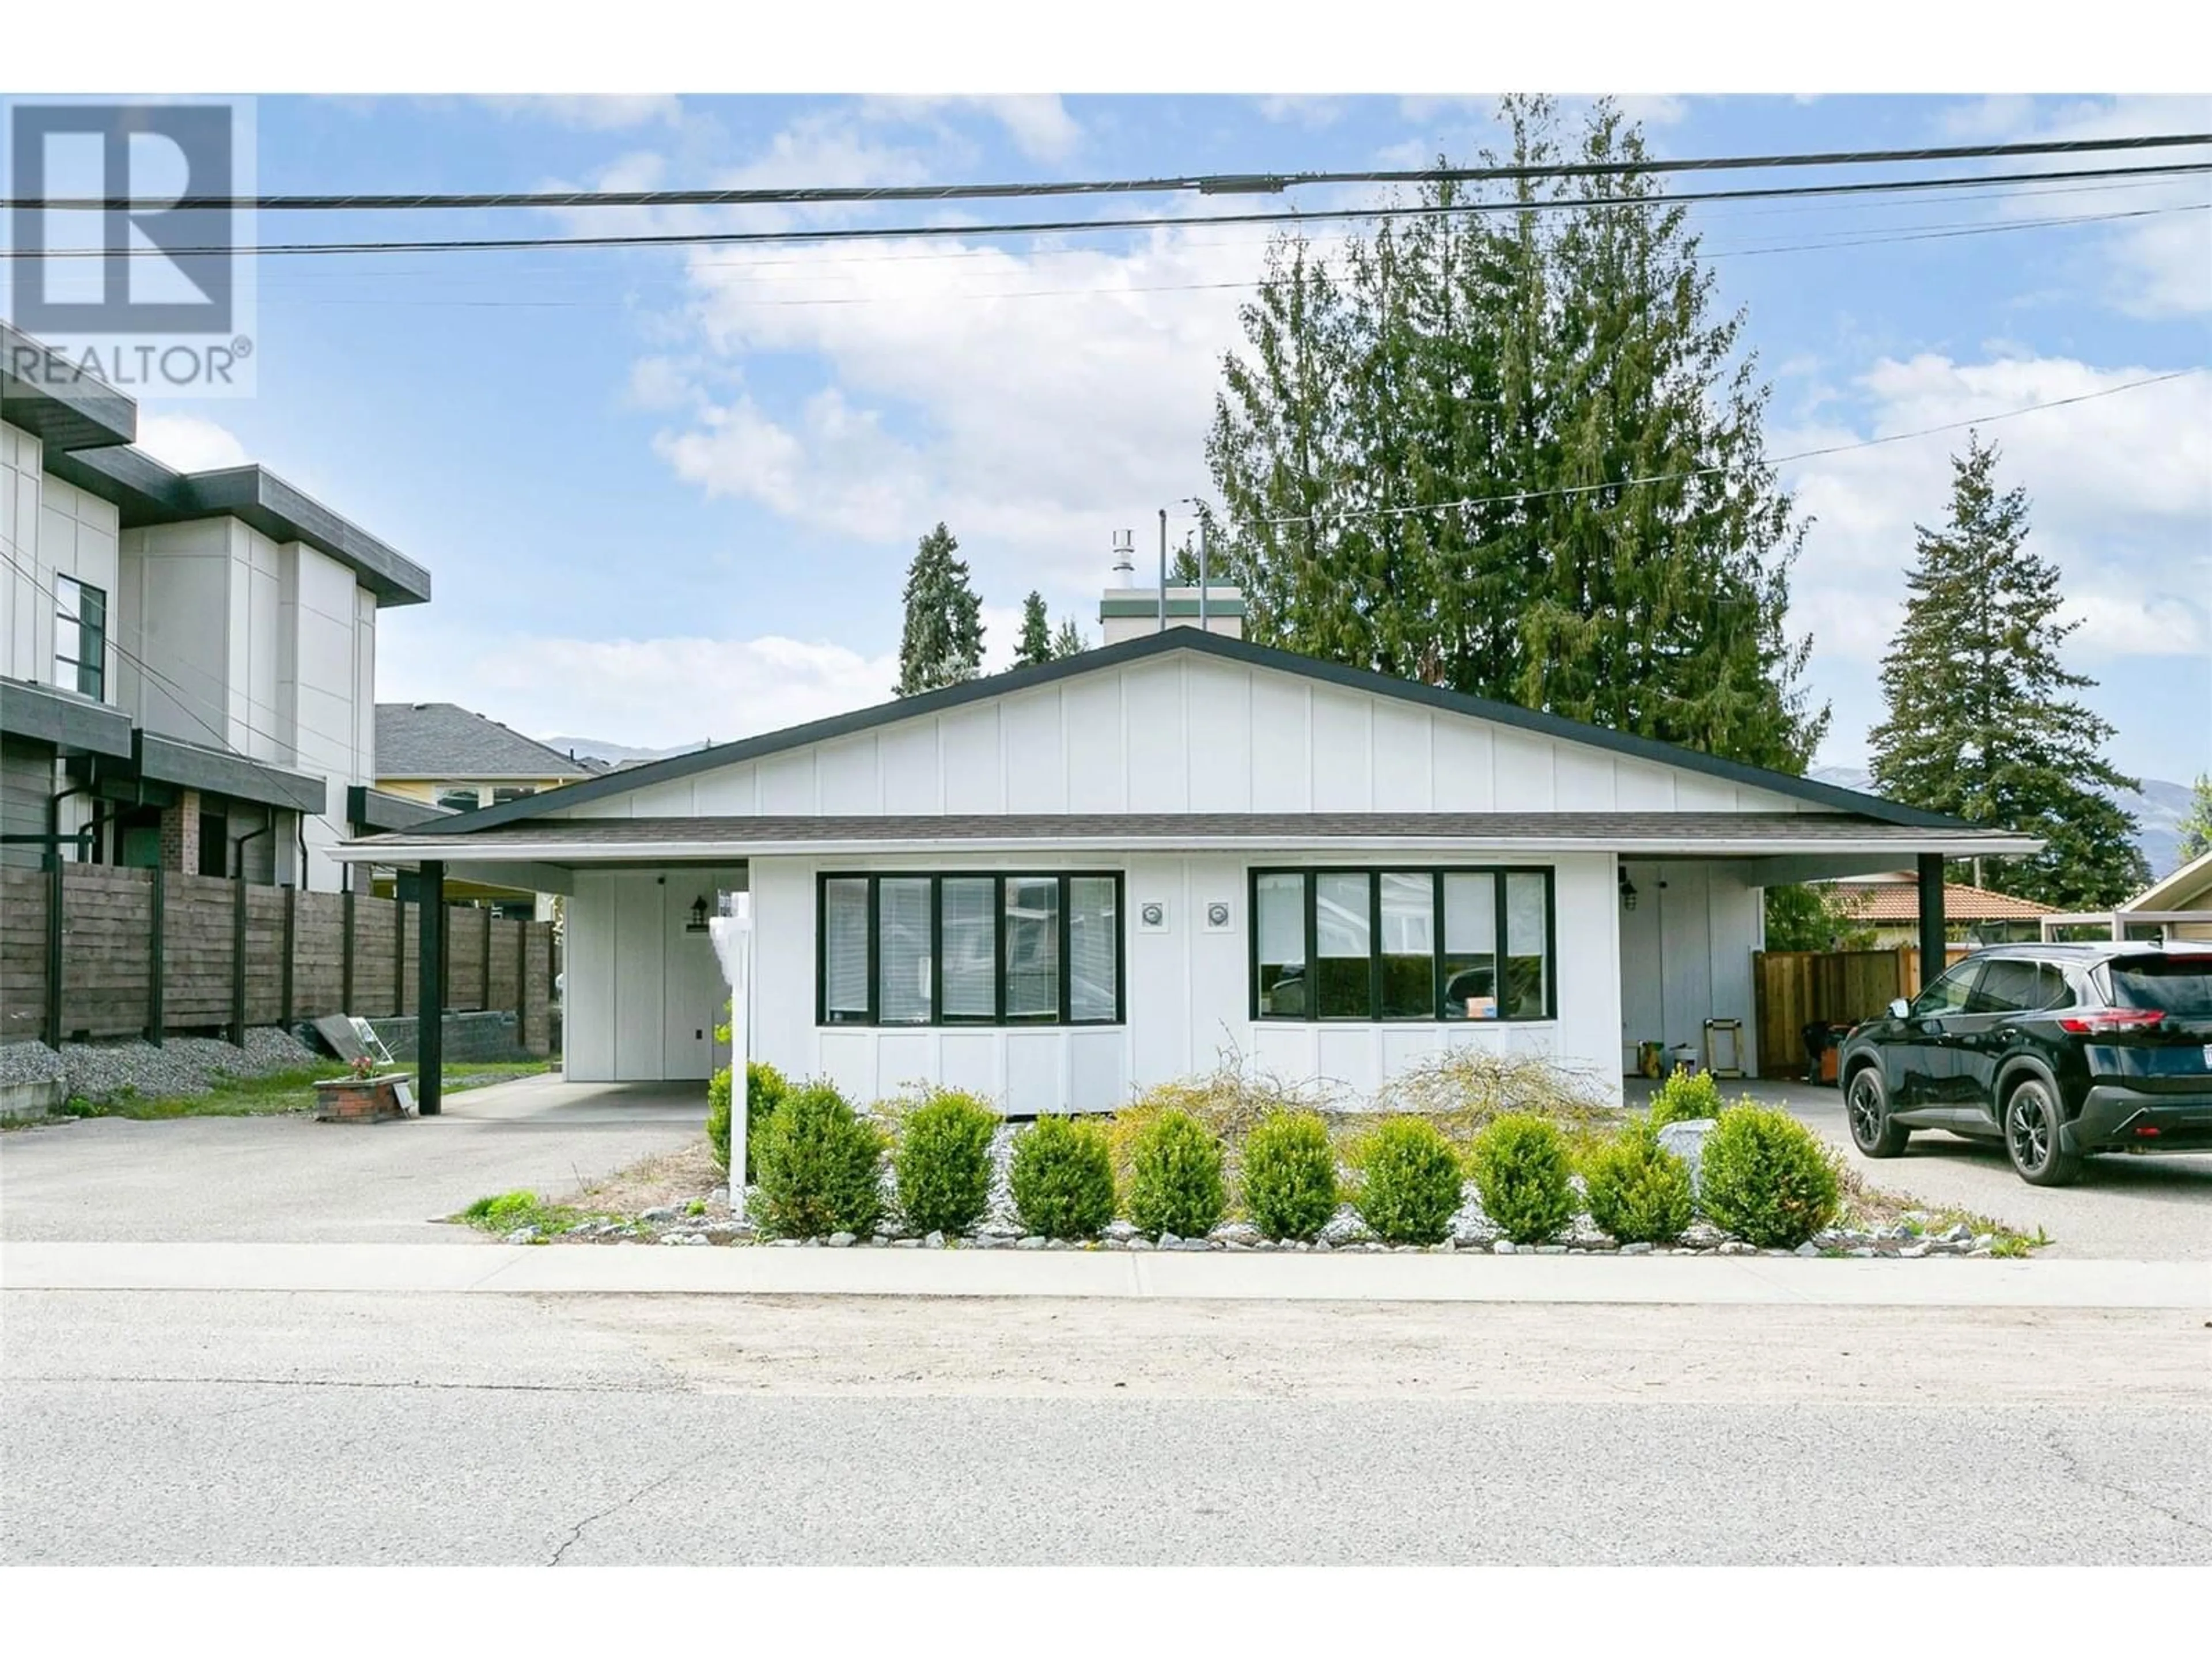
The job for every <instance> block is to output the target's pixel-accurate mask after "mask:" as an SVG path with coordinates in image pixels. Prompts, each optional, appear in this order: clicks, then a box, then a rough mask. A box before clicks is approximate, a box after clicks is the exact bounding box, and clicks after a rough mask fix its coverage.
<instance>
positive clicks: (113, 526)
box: [0, 426, 119, 703]
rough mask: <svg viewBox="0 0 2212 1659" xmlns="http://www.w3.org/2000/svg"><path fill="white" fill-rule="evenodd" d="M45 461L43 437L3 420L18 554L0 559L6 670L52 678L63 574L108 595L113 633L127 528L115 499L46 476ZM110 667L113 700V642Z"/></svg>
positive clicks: (3, 486) (12, 539)
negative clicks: (57, 587) (57, 586)
mask: <svg viewBox="0 0 2212 1659" xmlns="http://www.w3.org/2000/svg"><path fill="white" fill-rule="evenodd" d="M43 461H44V451H43V447H42V446H41V445H40V442H39V441H38V439H37V438H36V437H35V436H33V435H32V434H30V433H28V432H25V431H23V430H21V428H16V427H12V426H0V548H4V549H5V550H6V551H7V554H8V558H9V560H12V561H13V562H12V563H10V562H4V561H0V577H4V579H5V580H4V584H0V591H4V592H5V593H6V595H7V600H6V604H7V614H6V617H5V626H4V627H0V647H4V650H5V653H6V655H5V660H4V661H0V673H5V674H6V675H7V676H8V677H9V678H11V679H18V680H26V681H28V682H30V683H31V684H35V685H52V684H55V683H56V682H55V678H54V616H55V599H54V581H55V579H56V578H57V577H60V576H73V577H75V578H76V580H79V581H81V582H83V583H85V584H86V585H88V586H92V587H96V588H98V589H100V592H103V593H105V594H106V596H107V605H108V623H107V627H108V636H109V638H110V639H111V640H112V639H113V637H114V630H115V617H114V612H115V599H116V586H117V582H118V577H117V543H118V535H119V531H118V525H117V520H116V512H115V507H114V506H113V505H112V503H110V502H107V501H101V500H100V497H99V496H97V495H88V494H87V493H86V492H85V491H83V490H82V489H77V488H76V486H74V485H72V484H67V483H63V482H62V481H61V480H60V479H59V478H52V477H46V473H45V471H44V467H43ZM18 566H21V567H22V568H21V569H18V568H17V567H18ZM26 572H28V573H30V574H25V573H26ZM105 667H106V681H105V686H106V695H105V696H104V698H103V701H105V702H110V703H112V702H115V700H116V667H117V664H116V659H115V654H114V653H113V651H112V649H111V650H110V651H109V653H108V656H107V660H106V664H105ZM67 689H68V690H71V691H74V690H76V685H75V684H70V686H69V687H68V688H67Z"/></svg>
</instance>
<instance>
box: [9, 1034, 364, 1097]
mask: <svg viewBox="0 0 2212 1659" xmlns="http://www.w3.org/2000/svg"><path fill="white" fill-rule="evenodd" d="M19 1048H32V1049H36V1050H37V1051H38V1054H39V1055H40V1056H43V1057H44V1058H43V1060H30V1059H27V1060H22V1061H20V1062H15V1061H13V1056H14V1054H15V1050H17V1049H19ZM322 1058H323V1056H321V1055H319V1054H316V1053H315V1051H314V1050H313V1049H312V1048H308V1047H307V1044H305V1043H303V1042H301V1041H300V1040H299V1039H298V1038H297V1037H295V1036H293V1035H292V1034H291V1033H290V1032H289V1031H284V1030H278V1029H277V1028H276V1027H275V1026H256V1027H253V1028H252V1029H251V1030H248V1031H247V1032H246V1042H245V1043H244V1045H243V1046H242V1047H241V1046H239V1045H236V1044H233V1043H228V1042H222V1041H221V1040H220V1039H219V1038H216V1037H171V1038H170V1039H169V1040H168V1041H167V1042H165V1043H163V1044H162V1045H161V1047H160V1048H155V1047H154V1045H153V1044H151V1043H149V1042H137V1041H132V1042H64V1044H63V1045H62V1047H61V1052H60V1054H58V1055H57V1054H54V1051H53V1050H52V1049H50V1048H46V1046H45V1045H44V1044H43V1043H14V1042H11V1043H9V1045H8V1046H7V1047H6V1048H4V1049H0V1062H13V1063H18V1064H22V1065H26V1066H28V1065H31V1064H34V1063H35V1064H45V1065H48V1066H54V1067H56V1068H58V1070H59V1072H60V1074H61V1075H62V1076H64V1078H66V1079H68V1085H69V1092H70V1096H71V1097H72V1098H78V1099H83V1100H89V1101H109V1100H113V1099H114V1098H116V1097H118V1096H119V1095H123V1094H125V1093H131V1094H136V1095H137V1096H140V1097H143V1098H145V1099H149V1100H158V1099H163V1098H167V1097H173V1096H177V1095H197V1094H204V1093H205V1092H206V1091H208V1090H210V1089H211V1088H213V1087H215V1085H216V1084H217V1083H218V1082H219V1081H221V1080H222V1079H224V1078H226V1077H233V1078H237V1077H267V1076H270V1075H271V1074H273V1073H278V1072H296V1071H299V1070H301V1069H302V1068H303V1067H306V1066H313V1065H315V1064H316V1063H317V1062H318V1061H319V1060H321V1059H322ZM54 1074H55V1072H54V1071H53V1070H48V1071H47V1072H46V1073H44V1075H46V1076H47V1077H52V1076H53V1075H54ZM8 1080H9V1081H11V1082H12V1081H16V1080H18V1079H15V1077H13V1076H12V1075H10V1076H9V1078H8Z"/></svg>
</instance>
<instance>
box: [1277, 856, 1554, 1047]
mask: <svg viewBox="0 0 2212 1659" xmlns="http://www.w3.org/2000/svg"><path fill="white" fill-rule="evenodd" d="M1552 934H1553V922H1552V872H1550V871H1549V870H1495V869H1489V870H1437V869H1397V870H1379V869H1377V870H1339V869H1327V870H1255V871H1254V872H1252V1016H1253V1018H1255V1019H1304V1020H1310V1019H1324V1020H1328V1019H1340V1020H1431V1021H1433V1020H1490V1019H1495V1020H1508V1019H1550V1018H1554V1017H1555V1015H1556V1013H1557V1000H1556V999H1557V991H1556V988H1555V983H1554V981H1555V977H1556V975H1555V971H1554V968H1553V960H1552Z"/></svg>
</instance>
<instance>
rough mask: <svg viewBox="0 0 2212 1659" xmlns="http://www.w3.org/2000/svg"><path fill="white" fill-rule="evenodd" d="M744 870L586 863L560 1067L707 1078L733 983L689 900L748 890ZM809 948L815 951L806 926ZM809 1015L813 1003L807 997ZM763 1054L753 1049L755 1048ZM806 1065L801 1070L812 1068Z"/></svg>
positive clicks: (583, 1073) (630, 1078)
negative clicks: (696, 925) (590, 866)
mask: <svg viewBox="0 0 2212 1659" xmlns="http://www.w3.org/2000/svg"><path fill="white" fill-rule="evenodd" d="M744 884H745V872H744V871H743V870H742V869H728V870H706V869H696V868H685V869H675V870H669V871H665V872H659V871H652V870H604V871H586V872H581V873H580V874H579V875H578V876H577V878H576V890H575V891H574V893H572V894H570V895H569V896H568V901H567V903H566V904H565V906H564V907H563V910H564V915H565V921H564V923H563V937H562V946H563V950H564V959H563V968H564V970H565V972H566V974H567V988H568V990H569V991H570V993H571V994H570V995H569V996H568V997H567V998H566V999H565V1000H564V1003H563V1008H562V1072H563V1074H564V1075H565V1076H566V1077H567V1078H568V1080H569V1081H571V1082H575V1083H630V1082H646V1081H653V1080H656V1079H665V1078H671V1079H672V1078H683V1079H691V1078H696V1079H705V1078H707V1077H708V1076H710V1075H712V1074H713V1073H714V1068H715V1067H716V1066H719V1065H720V1064H721V1063H722V1062H723V1060H726V1058H727V1056H726V1054H722V1053H721V1052H720V1048H719V1047H718V1045H717V1044H716V1042H715V1041H714V1027H715V1026H716V1025H718V1024H720V1023H721V1019H722V1005H723V1003H724V1002H725V1001H726V1000H727V999H728V996H729V987H727V986H726V985H725V984H724V983H723V981H722V970H721V966H720V963H719V962H718V961H717V960H716V959H715V956H714V945H713V942H712V940H711V939H710V938H709V936H708V935H707V934H705V933H690V932H689V931H687V927H686V925H687V924H688V923H689V922H690V920H691V902H692V901H693V900H694V899H696V898H702V897H703V898H704V899H706V901H707V903H708V908H709V909H712V908H714V905H715V896H716V895H717V894H718V893H722V892H738V891H742V890H744ZM806 953H807V957H808V959H809V960H810V961H811V959H812V957H813V940H812V936H811V934H810V935H809V937H808V939H807V945H806ZM807 1012H808V1017H809V1018H811V1017H812V1012H813V1009H812V1005H811V1002H810V1003H809V1005H808V1011H807ZM756 1054H757V1049H756ZM809 1069H810V1068H807V1067H801V1068H800V1070H801V1071H802V1072H804V1071H806V1070H809Z"/></svg>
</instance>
